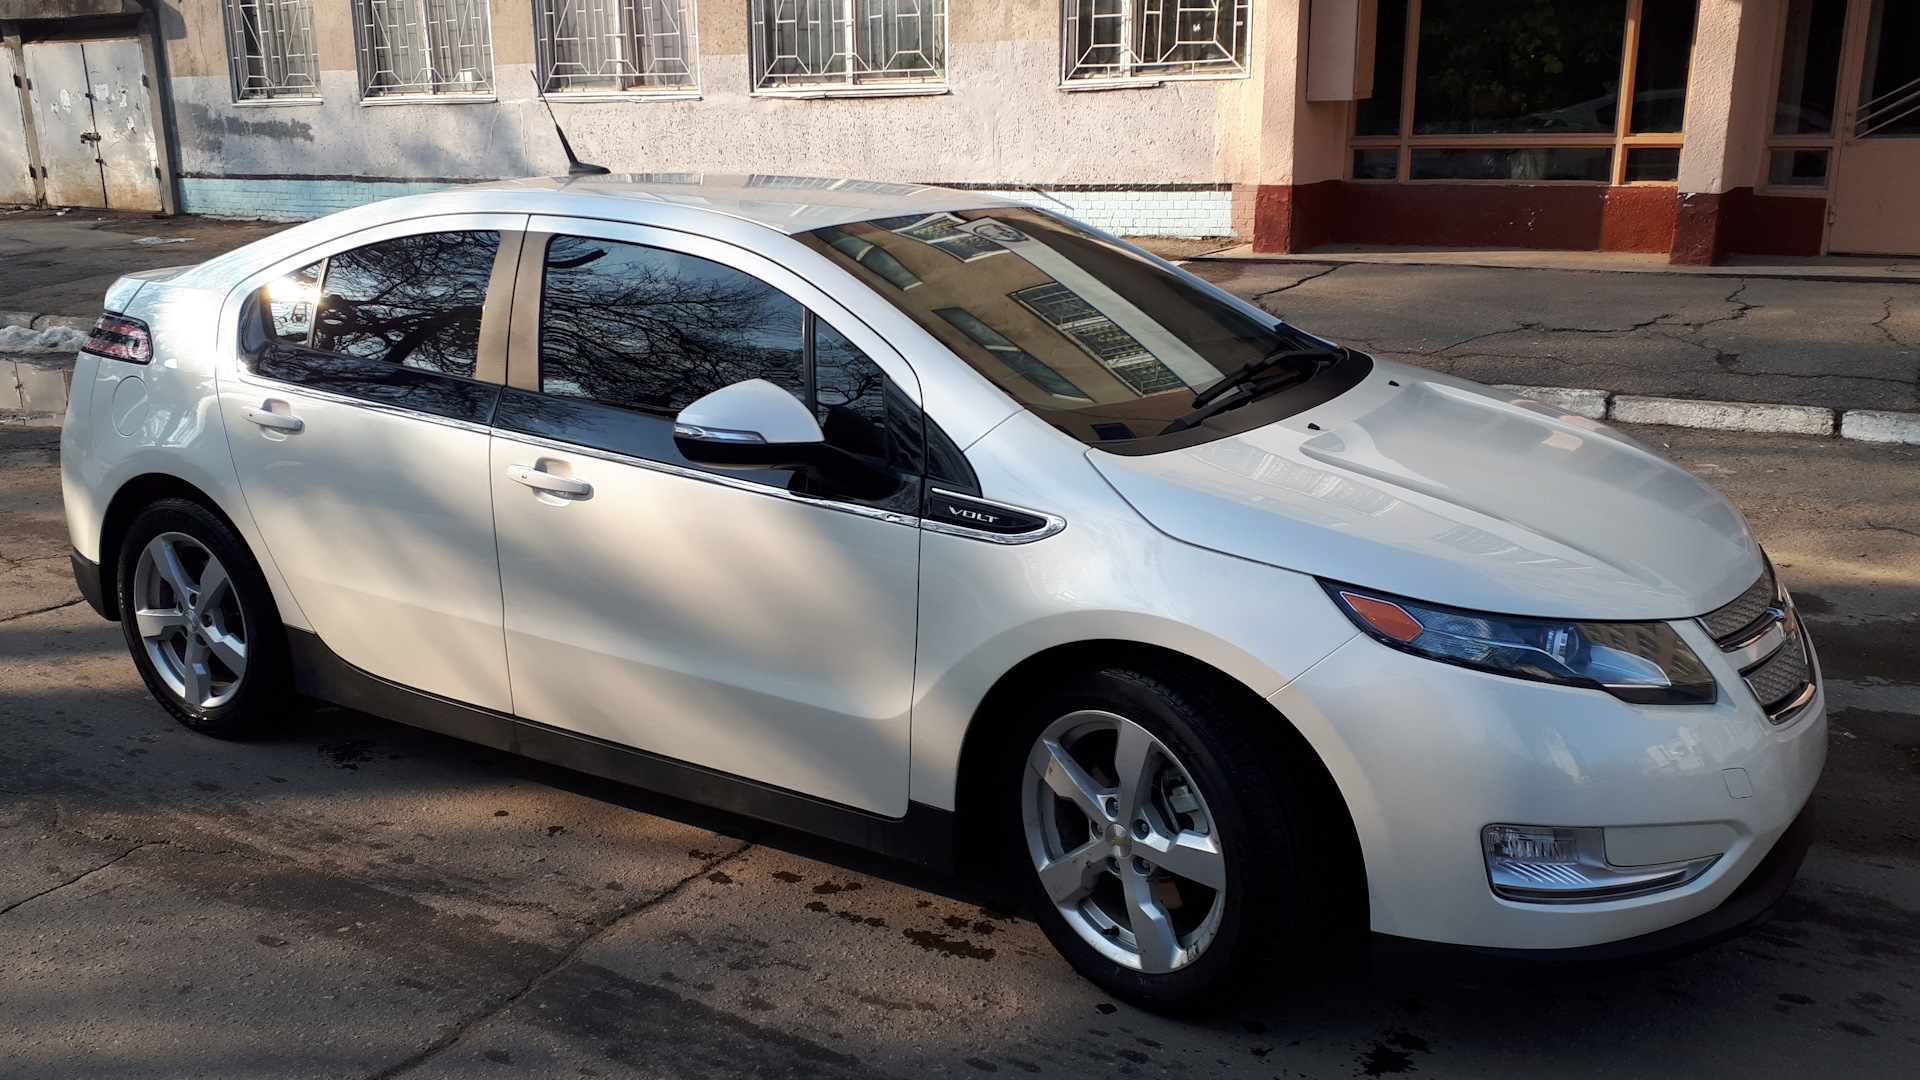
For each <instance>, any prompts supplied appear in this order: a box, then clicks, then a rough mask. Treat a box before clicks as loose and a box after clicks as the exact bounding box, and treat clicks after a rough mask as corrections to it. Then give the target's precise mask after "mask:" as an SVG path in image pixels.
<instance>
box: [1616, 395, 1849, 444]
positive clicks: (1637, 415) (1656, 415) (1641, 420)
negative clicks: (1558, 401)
mask: <svg viewBox="0 0 1920 1080" xmlns="http://www.w3.org/2000/svg"><path fill="white" fill-rule="evenodd" d="M1608 416H1609V417H1610V418H1611V419H1613V420H1618V421H1619V422H1621V423H1623V424H1665V425H1667V426H1669V427H1690V428H1710V429H1712V430H1715V431H1771V432H1777V433H1780V434H1784V435H1831V434H1833V410H1832V409H1820V408H1815V407H1814V406H1811V405H1760V404H1755V403H1752V402H1745V401H1687V400H1684V399H1682V398H1657V397H1630V396H1627V395H1624V394H1619V395H1615V396H1614V399H1613V408H1612V410H1611V411H1610V412H1609V413H1608Z"/></svg>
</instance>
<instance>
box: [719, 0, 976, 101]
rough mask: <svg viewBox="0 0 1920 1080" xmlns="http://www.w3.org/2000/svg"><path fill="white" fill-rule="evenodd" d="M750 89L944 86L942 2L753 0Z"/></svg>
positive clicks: (944, 7)
mask: <svg viewBox="0 0 1920 1080" xmlns="http://www.w3.org/2000/svg"><path fill="white" fill-rule="evenodd" d="M749 17H750V19H751V27H752V33H753V66H754V89H756V90H821V89H833V88H836V87H839V88H846V87H866V86H893V85H901V84H905V85H914V84H920V85H933V86H938V85H941V84H944V83H945V82H946V79H947V0H750V7H749Z"/></svg>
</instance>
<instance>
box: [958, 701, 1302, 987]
mask: <svg viewBox="0 0 1920 1080" xmlns="http://www.w3.org/2000/svg"><path fill="white" fill-rule="evenodd" d="M1253 704H1263V703H1253ZM1089 713H1104V714H1113V715H1116V716H1118V717H1121V718H1124V719H1126V720H1129V721H1132V722H1133V723H1134V724H1137V725H1139V727H1141V728H1144V729H1145V730H1146V731H1147V733H1148V734H1150V735H1151V736H1152V737H1153V738H1154V739H1156V740H1158V742H1159V743H1160V744H1161V747H1162V748H1163V749H1164V750H1165V751H1167V752H1170V754H1171V758H1172V759H1177V762H1174V763H1173V764H1174V768H1175V770H1176V772H1177V773H1179V774H1183V775H1182V776H1181V779H1188V780H1191V782H1192V784H1193V785H1194V786H1195V787H1196V788H1197V789H1198V792H1197V793H1198V795H1199V800H1200V802H1201V805H1202V810H1203V811H1204V812H1205V814H1206V816H1207V818H1208V819H1209V820H1208V824H1207V825H1206V826H1205V827H1206V829H1207V830H1208V831H1209V832H1210V833H1211V835H1212V836H1214V837H1216V838H1218V846H1219V848H1220V849H1221V850H1220V858H1221V859H1222V861H1223V862H1224V871H1225V888H1224V889H1223V890H1220V891H1219V892H1217V893H1216V892H1213V891H1211V890H1209V889H1207V888H1206V887H1204V886H1202V887H1199V888H1197V889H1196V888H1193V887H1192V884H1191V883H1189V882H1186V881H1184V880H1176V881H1174V882H1173V885H1174V891H1173V894H1172V898H1171V900H1172V902H1171V904H1170V906H1171V907H1172V908H1181V907H1188V908H1194V907H1197V906H1198V904H1197V903H1195V902H1194V901H1192V900H1188V899H1186V898H1187V897H1188V896H1189V895H1192V894H1198V898H1199V902H1201V903H1205V904H1208V905H1210V906H1209V909H1208V914H1207V915H1206V916H1205V918H1204V919H1201V920H1198V921H1197V922H1196V925H1195V927H1194V929H1192V930H1191V931H1190V932H1191V933H1192V934H1193V935H1194V939H1195V940H1196V941H1198V940H1200V937H1201V936H1202V934H1203V933H1210V935H1211V936H1210V938H1208V939H1207V940H1206V943H1205V944H1204V946H1203V947H1201V948H1200V949H1199V951H1198V952H1197V955H1194V956H1193V957H1192V958H1191V959H1190V960H1188V961H1186V962H1185V963H1184V966H1180V967H1177V968H1174V969H1172V970H1167V971H1163V972H1156V973H1148V972H1147V971H1144V970H1140V969H1139V968H1136V967H1133V966H1128V965H1127V964H1123V963H1120V962H1116V960H1114V959H1113V958H1111V957H1110V956H1109V955H1107V954H1105V953H1103V951H1102V950H1101V948H1097V947H1096V946H1095V945H1094V944H1092V943H1091V942H1090V936H1091V934H1092V932H1094V931H1095V930H1096V929H1104V936H1106V937H1107V938H1108V939H1109V940H1110V942H1111V944H1110V945H1109V946H1108V949H1109V951H1118V952H1125V951H1126V950H1127V948H1128V944H1127V942H1128V941H1131V940H1132V937H1131V933H1132V932H1131V930H1130V929H1129V930H1128V931H1127V936H1126V937H1125V938H1124V939H1123V937H1122V935H1121V930H1120V928H1119V927H1117V926H1106V927H1104V928H1099V927H1096V926H1094V925H1093V923H1094V922H1095V921H1097V920H1098V919H1099V918H1100V917H1101V916H1102V915H1103V914H1107V913H1108V912H1110V911H1111V910H1112V905H1111V900H1112V897H1113V895H1114V890H1113V889H1111V888H1110V889H1108V892H1107V893H1106V897H1107V899H1105V900H1102V899H1101V898H1100V896H1099V894H1098V893H1097V890H1098V889H1099V888H1102V887H1105V886H1103V885H1097V886H1095V889H1096V891H1095V892H1089V893H1088V894H1087V896H1086V897H1085V898H1084V899H1083V900H1068V901H1062V902H1061V903H1056V902H1055V900H1054V899H1053V898H1052V897H1051V896H1050V895H1049V894H1048V892H1047V890H1046V887H1045V886H1044V885H1043V884H1042V882H1041V877H1040V871H1039V869H1038V865H1037V863H1038V861H1039V859H1040V857H1041V856H1039V855H1037V854H1036V853H1035V850H1034V847H1033V845H1036V844H1042V843H1046V841H1042V840H1036V839H1035V837H1034V829H1035V828H1038V829H1039V830H1041V831H1044V830H1046V829H1047V828H1050V827H1051V828H1058V829H1060V830H1061V831H1063V832H1065V833H1069V834H1070V833H1071V832H1072V830H1073V829H1074V828H1076V827H1077V825H1075V824H1074V822H1073V821H1072V820H1069V821H1067V822H1066V824H1064V825H1061V824H1058V819H1057V817H1056V818H1055V819H1046V818H1045V817H1044V814H1045V811H1044V810H1042V811H1039V813H1040V814H1041V815H1043V816H1042V817H1041V818H1039V819H1037V820H1038V821H1040V822H1041V823H1040V824H1037V825H1036V824H1034V822H1032V821H1030V820H1029V808H1030V807H1033V806H1036V805H1037V804H1038V803H1041V802H1044V801H1045V800H1046V799H1047V798H1048V794H1047V792H1046V791H1044V790H1040V789H1035V790H1036V791H1037V792H1038V793H1037V794H1033V795H1031V796H1029V795H1028V794H1027V790H1028V787H1029V785H1032V784H1034V783H1036V782H1038V783H1041V784H1044V783H1046V781H1045V780H1044V779H1042V777H1043V772H1042V771H1041V770H1040V769H1038V768H1030V767H1029V762H1030V760H1031V761H1038V760H1041V758H1040V757H1036V755H1044V754H1045V753H1046V751H1043V750H1040V749H1039V745H1040V744H1039V740H1040V737H1041V736H1042V734H1043V733H1047V732H1049V731H1052V730H1057V729H1058V726H1059V725H1061V724H1064V723H1068V722H1069V720H1068V718H1072V717H1075V716H1084V715H1086V714H1089ZM1248 713H1249V702H1243V701H1239V700H1237V699H1236V698H1234V697H1232V696H1230V695H1223V694H1220V693H1218V692H1216V690H1215V688H1214V686H1213V685H1211V684H1210V683H1209V682H1208V681H1206V680H1205V679H1203V678H1200V677H1197V676H1196V675H1195V674H1193V673H1189V672H1186V671H1183V670H1180V669H1178V668H1175V667H1173V666H1171V665H1168V666H1166V667H1160V666H1155V665H1146V664H1140V665H1115V666H1111V667H1106V668H1103V669H1100V670H1095V671H1090V672H1086V673H1084V674H1081V675H1076V676H1074V677H1072V678H1070V679H1069V680H1067V681H1066V682H1064V683H1061V684H1057V685H1056V686H1055V687H1054V688H1052V689H1051V690H1050V691H1047V692H1045V693H1043V694H1042V695H1041V696H1039V697H1038V698H1036V699H1033V700H1032V701H1031V703H1030V704H1029V705H1028V706H1027V707H1026V708H1024V709H1023V710H1022V714H1021V715H1020V716H1019V718H1018V720H1017V721H1016V723H1015V724H1014V726H1013V728H1012V730H1011V731H1010V732H1009V735H1010V738H1008V739H1007V740H1006V741H1005V743H1004V744H1003V745H1004V746H1005V751H1004V752H1003V754H1002V755H1001V761H1000V763H999V764H1000V767H999V768H998V769H997V770H996V772H997V780H998V784H997V786H996V789H995V794H996V801H997V803H998V805H999V806H1000V807H1001V808H1002V822H1001V828H1002V833H1001V835H1002V837H1003V842H1004V844H1005V848H1004V851H1005V854H1006V856H1007V858H1008V859H1009V862H1008V865H1009V866H1010V867H1011V868H1012V872H1013V875H1014V878H1015V880H1016V881H1017V882H1018V883H1019V888H1020V891H1021V894H1022V899H1023V901H1024V903H1025V905H1026V907H1027V908H1028V910H1030V911H1031V912H1032V913H1033V914H1034V917H1035V920H1036V921H1037V922H1038V923H1039V925H1040V928H1041V929H1042V930H1043V931H1044V932H1045V933H1046V935H1047V937H1048V939H1049V940H1051V941H1052V942H1053V944H1054V947H1055V948H1057V949H1058V950H1059V951H1060V953H1061V955H1063V956H1064V957H1065V958H1066V959H1067V962H1068V963H1070V964H1071V965H1072V966H1073V968H1074V969H1075V970H1076V971H1078V972H1079V973H1080V974H1081V975H1083V976H1085V977H1086V978H1087V979H1088V980H1090V981H1092V982H1093V983H1095V984H1097V985H1098V986H1100V987H1101V988H1103V989H1104V990H1106V991H1107V992H1108V993H1110V994H1112V995H1114V996H1115V997H1118V998H1122V999H1124V1000H1126V1001H1129V1002H1132V1003H1134V1004H1136V1005H1139V1006H1141V1007H1143V1008H1147V1009H1151V1010H1155V1011H1159V1012H1169V1013H1189V1012H1196V1011H1200V1010H1203V1009H1206V1008H1208V1007H1210V1006H1213V1005H1215V1004H1217V1003H1219V1002H1220V1001H1221V1000H1223V999H1224V998H1227V997H1230V996H1232V995H1233V994H1235V993H1236V992H1237V991H1239V990H1240V989H1241V987H1242V986H1244V984H1245V983H1246V981H1247V979H1248V978H1249V976H1250V975H1252V974H1253V973H1254V972H1255V971H1256V970H1259V971H1261V972H1262V973H1263V974H1264V975H1266V976H1269V977H1271V976H1275V975H1280V976H1282V977H1284V975H1285V974H1287V973H1289V972H1291V971H1293V970H1294V969H1296V968H1297V967H1298V966H1299V965H1300V964H1301V963H1304V962H1305V960H1306V959H1307V957H1309V956H1310V955H1312V954H1313V953H1314V950H1313V949H1312V948H1311V947H1310V944H1311V943H1310V941H1309V939H1310V937H1311V935H1312V933H1313V931H1312V924H1313V923H1314V921H1315V919H1314V909H1313V903H1312V900H1313V898H1312V896H1311V891H1312V882H1311V878H1312V876H1313V875H1312V874H1311V873H1309V872H1308V866H1307V864H1308V863H1309V862H1310V861H1311V859H1312V850H1313V843H1312V837H1311V833H1310V831H1309V828H1308V823H1309V822H1310V821H1311V820H1312V815H1311V814H1310V813H1309V811H1308V808H1307V807H1306V806H1305V805H1300V804H1301V803H1303V802H1304V797H1303V795H1302V793H1300V792H1297V791H1293V790H1290V788H1291V787H1292V785H1289V784H1288V783H1286V782H1285V781H1284V779H1283V777H1284V774H1285V772H1286V769H1285V768H1284V766H1281V765H1278V764H1276V763H1275V762H1274V761H1273V760H1272V759H1273V757H1274V755H1272V754H1271V753H1269V752H1267V751H1266V749H1265V748H1264V747H1263V746H1262V745H1261V744H1260V743H1259V742H1258V741H1257V740H1255V739H1251V738H1249V737H1248V736H1247V734H1246V731H1245V729H1244V728H1243V727H1242V726H1241V724H1240V723H1238V722H1237V721H1246V720H1254V721H1258V722H1266V723H1269V724H1273V723H1284V721H1281V720H1280V719H1279V718H1278V717H1277V716H1271V715H1268V716H1264V717H1251V716H1249V715H1248ZM1095 722H1096V723H1097V722H1098V721H1095ZM1080 730H1093V729H1089V728H1083V729H1080ZM1096 737H1098V736H1097V732H1096V735H1094V736H1083V738H1096ZM1118 737H1119V736H1118V729H1116V735H1115V738H1116V740H1117V739H1118ZM1062 745H1064V739H1063V741H1062ZM1089 745H1090V744H1089ZM1092 752H1093V753H1095V754H1097V753H1098V751H1097V750H1096V751H1092ZM1108 760H1111V761H1114V762H1115V768H1114V769H1113V770H1112V771H1113V772H1118V771H1120V770H1119V769H1118V767H1117V754H1113V755H1110V756H1109V759H1108ZM1155 760H1166V759H1161V758H1155ZM1088 771H1089V774H1094V773H1097V772H1098V771H1099V766H1097V765H1096V766H1093V767H1091V768H1089V770H1088ZM1161 775H1162V776H1163V777H1164V776H1165V775H1166V774H1165V773H1164V772H1163V773H1162V774H1161ZM1095 779H1096V780H1097V781H1099V782H1100V783H1101V784H1102V785H1103V786H1104V784H1105V783H1106V780H1105V779H1102V778H1101V777H1100V776H1097V775H1096V776H1095ZM1177 786H1178V785H1177V782H1176V787H1177ZM1112 790H1116V791H1117V790H1120V789H1119V788H1118V787H1116V788H1113V789H1112ZM1055 797H1056V798H1057V795H1056V796H1055ZM1182 797H1183V798H1186V796H1182ZM1023 799H1024V800H1027V801H1025V802H1023ZM1189 801H1191V800H1189ZM1059 802H1060V803H1067V804H1071V805H1074V806H1077V805H1079V804H1075V803H1073V800H1069V799H1059ZM1055 813H1056V815H1057V814H1058V813H1059V807H1058V806H1057V805H1056V807H1055ZM1067 817H1068V818H1069V819H1072V818H1073V811H1069V812H1068V813H1067ZM1086 817H1087V819H1088V820H1087V824H1088V825H1089V826H1091V827H1092V828H1093V829H1095V830H1098V829H1099V828H1100V822H1099V821H1097V820H1094V819H1093V818H1092V816H1091V815H1086ZM1049 821H1052V822H1053V823H1052V824H1049V823H1048V822H1049ZM1116 823H1117V822H1116ZM1112 827H1113V826H1112V824H1109V825H1108V828H1112ZM1120 827H1121V828H1122V829H1125V828H1126V826H1125V825H1124V824H1121V825H1120ZM1180 827H1181V826H1178V825H1175V826H1173V827H1172V828H1173V829H1178V828H1180ZM1071 842H1072V841H1063V842H1062V846H1063V847H1064V846H1066V845H1067V844H1069V843H1071ZM1106 842H1107V841H1105V840H1101V839H1098V838H1096V839H1091V840H1087V841H1086V843H1087V844H1089V845H1090V846H1092V845H1099V844H1103V843H1106ZM1115 842H1116V843H1117V841H1115ZM1106 850H1108V851H1109V852H1112V851H1119V852H1123V853H1126V852H1139V851H1144V850H1146V849H1145V848H1144V847H1141V846H1129V847H1126V848H1119V847H1115V848H1110V849H1106ZM1148 854H1153V853H1152V852H1151V851H1149V852H1148ZM1062 861H1063V862H1064V861H1065V859H1064V858H1063V859H1062ZM1104 863H1105V865H1106V867H1107V868H1108V869H1106V870H1105V871H1093V872H1090V873H1089V874H1088V875H1087V876H1086V877H1085V878H1084V879H1083V880H1096V879H1099V878H1100V877H1101V875H1102V874H1109V875H1111V876H1112V877H1113V878H1114V879H1115V881H1117V882H1122V883H1124V882H1126V881H1127V878H1126V873H1127V871H1128V870H1129V869H1131V868H1133V867H1136V866H1142V865H1143V864H1141V863H1136V862H1134V860H1133V858H1132V856H1131V855H1130V854H1123V855H1122V856H1121V857H1120V858H1112V857H1109V858H1107V859H1105V860H1104ZM1141 873H1142V879H1141V880H1142V882H1143V883H1146V882H1154V881H1156V880H1157V881H1158V882H1161V883H1165V882H1166V881H1167V878H1168V877H1169V875H1168V874H1166V873H1165V872H1164V871H1161V870H1158V869H1156V870H1154V873H1153V875H1148V874H1146V873H1145V871H1144V870H1143V871H1141ZM1154 875H1157V877H1156V876H1154ZM1144 887H1147V888H1152V889H1157V888H1159V887H1160V886H1155V885H1145V886H1144ZM1118 888H1120V889H1121V893H1120V895H1121V897H1122V899H1123V903H1127V904H1130V903H1131V897H1132V896H1134V895H1135V894H1133V893H1129V892H1126V891H1125V888H1126V886H1125V885H1124V884H1123V885H1121V886H1118ZM1148 895H1151V896H1155V897H1158V898H1161V899H1167V898H1168V894H1167V893H1165V892H1159V891H1155V892H1151V893H1149V894H1148ZM1096 903H1099V904H1106V905H1107V911H1095V912H1093V914H1092V918H1091V919H1089V917H1088V915H1087V912H1088V911H1089V910H1090V909H1089V908H1087V907H1086V905H1088V904H1096ZM1063 907H1074V908H1075V910H1074V911H1073V912H1072V914H1071V915H1070V914H1069V913H1068V912H1066V911H1063V910H1062V909H1063ZM1215 908H1217V916H1216V915H1215V914H1214V913H1213V911H1214V909H1215ZM1125 910H1126V911H1128V912H1131V911H1132V910H1133V909H1132V908H1131V907H1127V908H1125ZM1111 917H1112V918H1113V919H1114V920H1115V922H1118V920H1119V919H1120V918H1122V917H1123V916H1120V915H1112V916H1111ZM1174 917H1175V916H1174V915H1172V914H1171V913H1169V918H1170V919H1172V918H1174ZM1216 917H1217V923H1213V924H1212V926H1213V928H1212V929H1211V930H1210V931H1209V930H1206V927H1207V925H1209V924H1208V923H1207V921H1206V920H1212V919H1215V918H1216ZM1070 918H1072V919H1074V920H1077V922H1078V926H1077V927H1076V923H1075V922H1070V921H1069V920H1070ZM1188 918H1192V916H1191V915H1189V916H1188ZM1178 932H1179V931H1178V929H1177V928H1176V933H1178ZM1176 940H1178V939H1176ZM1182 955H1184V953H1183V954H1182ZM1143 966H1144V961H1143Z"/></svg>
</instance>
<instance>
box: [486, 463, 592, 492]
mask: <svg viewBox="0 0 1920 1080" xmlns="http://www.w3.org/2000/svg"><path fill="white" fill-rule="evenodd" d="M507 479H509V480H512V481H513V482H514V483H516V484H525V485H527V486H528V487H530V488H532V489H534V490H535V491H553V492H558V493H560V494H562V495H571V496H573V497H574V498H576V499H587V498H592V497H593V485H592V484H589V483H587V482H586V481H585V480H575V479H574V478H573V477H571V476H555V475H554V474H553V473H550V472H546V471H544V470H541V469H536V468H534V467H533V466H531V465H509V466H507Z"/></svg>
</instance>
